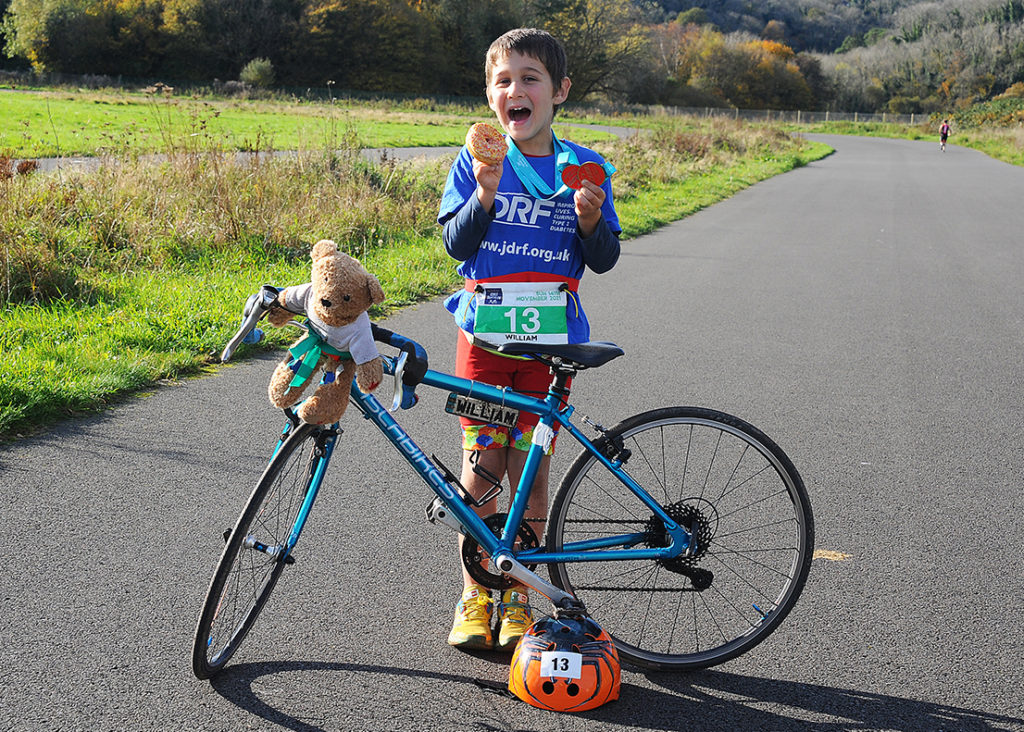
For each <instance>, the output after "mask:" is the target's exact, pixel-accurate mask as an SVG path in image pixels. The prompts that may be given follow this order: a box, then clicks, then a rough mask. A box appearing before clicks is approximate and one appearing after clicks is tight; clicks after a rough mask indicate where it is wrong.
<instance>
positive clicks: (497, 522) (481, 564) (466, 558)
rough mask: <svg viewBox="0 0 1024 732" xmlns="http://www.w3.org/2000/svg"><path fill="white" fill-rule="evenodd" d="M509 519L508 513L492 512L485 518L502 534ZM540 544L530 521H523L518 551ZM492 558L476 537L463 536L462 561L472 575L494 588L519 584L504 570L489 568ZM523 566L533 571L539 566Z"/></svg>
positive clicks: (518, 537) (533, 547)
mask: <svg viewBox="0 0 1024 732" xmlns="http://www.w3.org/2000/svg"><path fill="white" fill-rule="evenodd" d="M507 519H508V514H507V513H492V514H491V515H490V516H488V517H486V518H485V519H484V523H485V524H487V527H488V528H489V529H490V530H491V531H493V532H494V533H495V535H497V536H500V535H501V533H502V530H503V529H504V528H505V521H506V520H507ZM538 546H540V540H538V539H537V534H536V532H534V530H533V529H532V528H531V527H530V525H529V524H528V523H526V522H525V521H523V522H522V523H521V524H520V526H519V531H518V532H517V533H516V542H515V545H514V547H513V548H514V549H515V550H516V551H522V550H523V549H536V548H537V547H538ZM490 559H491V556H490V555H489V554H488V553H487V552H486V551H484V550H483V548H482V547H481V546H480V545H479V544H478V543H477V541H476V539H474V538H473V537H472V536H465V537H464V538H463V540H462V563H463V565H465V567H466V571H467V572H469V576H470V577H472V578H473V579H474V580H476V581H477V582H479V583H480V584H482V585H483V586H484V587H489V588H490V589H492V590H507V589H509V588H510V587H514V586H516V585H517V584H519V581H518V580H515V579H513V578H512V577H509V576H508V575H507V574H504V573H503V572H498V573H495V572H492V571H491V570H490V569H488V568H487V566H486V565H487V564H489V562H490ZM523 566H525V567H526V568H527V569H529V570H530V571H531V572H532V571H533V570H534V569H535V568H536V567H537V565H536V564H524V565H523Z"/></svg>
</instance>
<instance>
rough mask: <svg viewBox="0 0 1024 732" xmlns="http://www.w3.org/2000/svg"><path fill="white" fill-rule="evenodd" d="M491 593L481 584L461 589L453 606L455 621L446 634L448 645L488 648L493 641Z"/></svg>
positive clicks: (491, 645)
mask: <svg viewBox="0 0 1024 732" xmlns="http://www.w3.org/2000/svg"><path fill="white" fill-rule="evenodd" d="M493 608H494V603H493V602H491V593H490V591H489V590H488V589H487V588H486V587H484V586H483V585H470V586H469V587H467V588H466V589H465V590H463V591H462V599H461V600H459V603H458V605H456V606H455V621H454V623H452V632H451V633H449V634H448V645H450V646H455V647H457V648H473V649H478V650H490V649H491V648H492V647H493V645H494V641H493V639H492V636H491V610H492V609H493Z"/></svg>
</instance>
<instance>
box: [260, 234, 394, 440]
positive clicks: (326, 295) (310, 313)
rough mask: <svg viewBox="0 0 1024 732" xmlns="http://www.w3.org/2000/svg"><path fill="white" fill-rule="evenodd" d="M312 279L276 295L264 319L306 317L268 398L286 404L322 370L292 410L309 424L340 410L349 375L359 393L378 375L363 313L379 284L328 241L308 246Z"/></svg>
mask: <svg viewBox="0 0 1024 732" xmlns="http://www.w3.org/2000/svg"><path fill="white" fill-rule="evenodd" d="M312 259H313V270H312V272H313V273H312V279H311V281H310V282H307V283H305V284H302V285H293V286H291V287H286V288H284V289H283V290H281V291H280V293H278V296H277V300H276V301H275V303H274V305H275V306H274V307H272V308H271V309H270V311H269V312H268V313H267V320H268V321H269V322H270V324H271V325H273V326H274V327H276V328H280V327H282V326H284V325H285V324H286V323H288V321H289V320H291V318H292V317H293V316H294V315H297V314H304V315H306V317H307V318H308V324H309V332H308V333H307V335H306V336H305V337H303V338H300V339H299V340H298V341H296V342H295V343H294V344H293V345H292V347H291V348H290V349H288V354H287V355H286V356H285V358H284V360H283V361H281V363H279V364H278V366H277V368H276V369H274V375H273V376H272V377H271V379H270V388H269V394H270V401H271V403H272V404H273V405H274V406H276V407H280V408H282V409H285V408H287V407H290V406H292V405H293V404H295V403H296V402H297V401H299V399H300V398H302V393H303V391H305V389H306V386H307V385H308V384H309V382H310V381H312V380H313V378H314V377H315V376H316V374H317V371H318V370H320V369H322V370H323V378H322V380H321V382H320V385H319V386H318V387H317V388H316V391H315V392H313V395H312V396H311V397H310V398H309V399H307V400H306V401H305V402H303V403H302V405H301V406H300V407H299V409H298V415H299V417H300V418H301V419H302V420H303V421H305V422H308V423H310V424H331V423H333V422H336V421H338V420H339V419H340V418H341V415H342V414H344V413H345V409H346V408H347V407H348V401H349V389H350V386H351V384H352V377H353V375H354V376H355V379H356V383H357V384H358V385H359V388H360V389H362V390H363V391H364V392H370V391H373V390H374V389H376V388H377V386H378V385H379V384H380V382H381V380H382V379H383V378H384V369H383V366H382V364H381V359H380V354H379V353H378V352H377V346H376V345H375V344H374V341H373V334H372V332H371V330H370V317H369V316H368V315H367V314H366V311H367V310H369V309H370V306H371V305H373V304H375V303H381V302H384V290H383V288H381V286H380V282H378V281H377V278H376V277H374V276H373V275H372V274H370V273H369V272H367V271H366V270H365V269H364V268H363V265H362V264H360V263H359V260H358V259H355V258H354V257H350V256H349V255H347V254H344V253H342V252H339V251H338V245H337V244H335V243H334V242H333V241H331V240H330V239H323V240H321V241H318V242H317V243H316V244H315V245H314V246H313V250H312Z"/></svg>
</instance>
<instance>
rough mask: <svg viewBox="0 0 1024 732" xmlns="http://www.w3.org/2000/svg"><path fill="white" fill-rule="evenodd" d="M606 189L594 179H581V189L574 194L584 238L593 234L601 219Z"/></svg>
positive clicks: (579, 226)
mask: <svg viewBox="0 0 1024 732" xmlns="http://www.w3.org/2000/svg"><path fill="white" fill-rule="evenodd" d="M604 199H605V195H604V189H603V188H601V186H598V185H594V183H593V181H589V180H583V181H580V189H579V190H578V191H576V195H574V196H573V201H574V202H575V204H576V217H577V218H578V220H579V221H578V223H577V227H578V228H579V233H580V236H581V237H583V238H584V239H586V238H588V237H590V236H593V235H594V232H595V231H596V230H597V225H598V223H600V221H601V206H602V205H604Z"/></svg>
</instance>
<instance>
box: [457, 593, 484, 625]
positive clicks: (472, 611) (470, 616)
mask: <svg viewBox="0 0 1024 732" xmlns="http://www.w3.org/2000/svg"><path fill="white" fill-rule="evenodd" d="M461 604H462V610H461V611H460V613H459V614H460V615H462V619H463V620H487V619H488V618H489V616H490V612H488V610H489V607H488V606H489V605H490V603H489V602H488V601H487V600H485V599H482V598H476V597H471V598H467V599H465V600H463V601H462V603H461Z"/></svg>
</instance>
